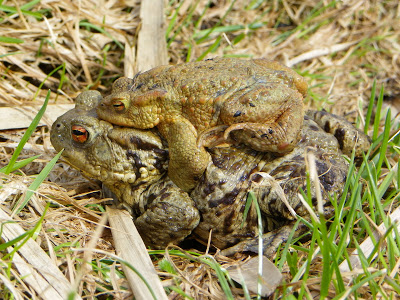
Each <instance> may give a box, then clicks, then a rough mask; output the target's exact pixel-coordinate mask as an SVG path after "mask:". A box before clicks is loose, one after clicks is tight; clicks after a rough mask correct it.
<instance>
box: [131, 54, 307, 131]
mask: <svg viewBox="0 0 400 300" xmlns="http://www.w3.org/2000/svg"><path fill="white" fill-rule="evenodd" d="M255 84H268V85H270V86H274V85H277V84H283V85H284V86H286V87H287V88H292V89H295V90H298V91H299V92H300V93H301V94H302V95H303V96H304V95H305V94H306V92H307V83H306V82H305V80H304V78H303V77H301V76H300V75H298V74H297V73H296V72H295V71H293V70H292V69H290V68H288V67H286V66H284V65H281V64H280V63H278V62H275V61H270V60H267V59H254V60H240V59H235V58H215V59H208V60H205V61H198V62H191V63H185V64H179V65H175V66H160V67H157V68H154V69H152V70H149V71H147V72H145V73H142V74H140V75H138V76H137V77H136V78H135V81H134V86H133V87H132V88H131V91H132V92H138V93H140V94H141V93H145V92H147V91H149V90H154V89H157V88H161V89H165V90H166V91H167V93H166V94H165V96H164V101H162V103H163V104H164V105H165V107H163V105H162V104H160V106H161V111H171V110H179V111H181V112H182V114H183V116H184V117H186V118H187V119H188V120H189V121H190V122H191V123H192V124H193V125H194V126H195V127H196V129H197V130H200V131H202V129H204V128H201V127H205V128H206V127H208V126H214V125H216V124H217V121H218V116H219V110H220V107H221V105H222V104H223V103H224V100H225V99H227V98H228V97H230V96H231V95H232V94H233V93H235V92H237V91H240V90H244V89H246V88H249V87H251V86H253V85H255Z"/></svg>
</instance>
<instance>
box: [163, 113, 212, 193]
mask: <svg viewBox="0 0 400 300" xmlns="http://www.w3.org/2000/svg"><path fill="white" fill-rule="evenodd" d="M158 129H159V130H160V132H161V134H162V135H163V136H165V137H166V139H167V141H168V145H169V159H170V161H169V166H168V176H169V178H170V179H171V180H172V181H173V182H174V183H175V184H176V185H177V186H178V187H180V188H181V189H182V190H184V191H190V190H192V189H193V188H194V187H195V185H196V184H197V181H198V180H199V178H200V177H201V176H202V175H203V172H204V170H205V169H206V167H207V165H208V163H209V162H210V154H208V153H207V151H206V150H205V148H204V147H198V146H197V132H196V129H195V128H194V126H193V125H192V124H191V123H190V122H189V121H188V120H187V119H185V118H182V117H175V118H170V119H166V120H165V122H163V124H162V125H161V124H160V125H159V126H158Z"/></svg>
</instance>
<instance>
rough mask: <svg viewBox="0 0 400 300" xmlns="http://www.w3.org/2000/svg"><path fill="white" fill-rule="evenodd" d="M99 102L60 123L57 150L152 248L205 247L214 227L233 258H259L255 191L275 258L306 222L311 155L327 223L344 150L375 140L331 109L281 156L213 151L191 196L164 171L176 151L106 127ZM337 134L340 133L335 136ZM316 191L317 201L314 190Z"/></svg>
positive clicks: (86, 98) (148, 134) (151, 137)
mask: <svg viewBox="0 0 400 300" xmlns="http://www.w3.org/2000/svg"><path fill="white" fill-rule="evenodd" d="M100 100H101V95H100V93H98V92H96V91H87V92H84V93H82V94H81V95H80V96H78V98H77V100H76V108H75V109H73V110H71V111H70V112H67V113H66V114H65V115H63V116H61V117H59V118H58V119H57V120H56V122H55V123H54V124H53V127H52V130H51V142H52V144H53V146H54V148H55V149H56V150H57V151H60V150H61V149H63V148H64V152H63V157H64V158H65V159H66V160H67V162H68V163H69V164H71V165H72V166H74V167H75V168H78V169H79V170H81V171H82V172H83V174H84V175H86V176H88V177H91V178H95V179H98V180H101V181H102V182H103V183H104V184H105V185H106V186H107V187H108V188H109V189H110V190H111V191H112V192H113V193H114V194H115V195H116V196H117V198H118V199H119V201H120V202H121V203H122V205H124V206H125V207H126V208H128V209H129V210H130V211H131V213H132V215H133V217H134V222H135V225H136V226H137V227H138V231H139V232H140V234H141V236H142V237H143V240H144V241H145V243H146V244H147V245H148V246H152V247H155V248H163V247H165V246H166V245H168V244H169V243H175V244H176V243H179V242H180V241H182V240H184V239H185V238H186V237H187V236H189V235H191V236H192V237H194V238H196V239H197V240H199V241H201V242H207V240H208V238H209V233H210V231H211V230H212V236H211V243H212V244H213V245H214V246H216V247H218V248H220V249H224V248H226V249H225V250H224V251H225V252H223V253H224V254H226V255H229V254H232V253H234V252H237V251H238V249H239V250H243V251H257V246H256V243H255V242H254V240H255V237H256V236H257V234H258V229H257V214H256V212H255V208H254V207H253V206H252V207H251V209H250V211H249V214H248V215H247V217H246V219H244V216H243V210H244V206H245V203H246V200H247V195H248V193H249V191H253V192H254V193H255V195H256V197H257V201H258V203H259V206H260V209H261V211H262V217H263V226H264V228H263V231H264V235H263V241H264V253H265V254H266V255H268V256H271V255H273V253H274V252H275V250H276V248H277V247H278V245H279V244H281V243H282V242H285V241H286V240H287V239H288V237H289V233H290V231H291V230H292V229H293V226H294V224H295V219H296V217H295V215H296V214H297V215H300V216H303V217H307V216H308V212H307V210H306V209H305V207H304V206H303V204H302V202H300V200H299V198H298V193H299V191H300V189H303V190H306V187H307V183H306V181H307V176H306V171H307V168H306V161H305V160H306V156H307V154H309V153H312V154H313V155H314V157H315V161H316V168H317V172H318V175H319V182H320V187H321V191H322V197H323V201H324V203H325V213H326V214H327V216H328V215H329V214H330V213H331V212H332V210H331V206H330V205H329V203H330V202H329V197H328V195H332V194H333V193H336V194H337V195H338V197H339V196H340V195H341V193H342V192H343V187H344V184H345V181H346V176H347V171H348V167H349V165H348V162H347V160H346V159H345V158H344V157H343V153H344V154H346V155H350V151H351V150H352V149H353V148H355V149H356V153H361V152H362V151H366V150H367V149H368V147H369V139H368V137H366V136H365V135H364V134H363V133H362V132H361V131H359V130H358V129H356V128H355V127H354V126H353V125H352V124H350V123H348V122H347V121H345V120H342V119H341V118H338V117H336V116H334V115H331V114H329V113H326V112H309V113H308V116H305V117H304V126H303V127H302V129H301V133H300V140H299V142H298V143H297V145H296V147H295V148H294V149H293V151H292V152H290V153H288V154H285V155H283V156H280V157H276V156H274V155H273V154H272V153H268V152H267V153H264V152H259V151H256V150H254V149H252V148H250V147H247V146H245V145H242V144H240V145H235V146H231V147H213V148H211V149H209V153H210V156H211V159H212V160H211V161H212V163H210V164H209V165H208V166H207V168H206V171H205V172H204V174H203V175H202V176H201V177H200V179H199V180H198V182H197V185H196V186H195V188H194V189H193V190H192V191H191V192H190V194H188V193H186V192H184V191H182V190H181V189H179V188H178V187H177V186H176V185H175V184H174V183H172V182H171V180H170V179H169V178H168V176H167V174H166V172H167V168H168V145H167V144H166V143H165V142H164V141H163V140H162V139H161V138H160V136H159V135H158V133H157V131H156V130H154V129H151V130H140V129H135V128H120V127H117V126H113V125H111V124H110V123H108V122H106V121H102V120H99V119H98V117H97V115H96V111H95V108H96V106H97V103H98V102H99V101H100ZM311 118H313V119H316V120H317V121H318V122H320V124H321V127H322V128H325V129H329V131H330V132H332V133H333V134H331V133H328V132H326V131H324V130H323V129H322V128H321V127H320V126H319V125H318V124H317V123H316V122H314V121H313V120H312V119H311ZM337 132H340V133H341V134H340V135H338V134H336V135H337V137H335V136H334V134H335V133H337ZM344 145H346V147H344ZM342 149H343V150H342ZM342 151H344V152H342ZM310 193H311V197H312V199H313V202H312V203H315V197H316V196H315V195H316V194H315V190H314V189H312V190H311V191H310ZM282 195H284V196H282ZM282 197H285V198H286V199H287V203H288V204H289V205H290V207H291V208H292V209H293V210H294V212H295V214H293V213H291V212H290V210H289V209H288V206H287V205H286V204H284V201H282ZM242 222H243V226H242ZM304 228H305V226H302V227H299V228H298V230H297V231H296V232H297V233H298V234H299V233H300V232H301V231H302V230H304ZM230 247H233V248H230Z"/></svg>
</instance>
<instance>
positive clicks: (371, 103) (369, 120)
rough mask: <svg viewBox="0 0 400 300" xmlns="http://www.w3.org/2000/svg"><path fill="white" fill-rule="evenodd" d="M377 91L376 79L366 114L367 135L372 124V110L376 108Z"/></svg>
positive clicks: (365, 130)
mask: <svg viewBox="0 0 400 300" xmlns="http://www.w3.org/2000/svg"><path fill="white" fill-rule="evenodd" d="M375 93H376V79H375V80H374V83H373V84H372V89H371V97H370V98H369V103H368V110H367V115H366V116H365V127H364V133H365V134H367V135H368V129H369V125H370V124H371V117H372V111H373V109H374V103H375Z"/></svg>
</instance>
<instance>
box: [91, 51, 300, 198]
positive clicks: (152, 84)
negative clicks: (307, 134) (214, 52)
mask: <svg viewBox="0 0 400 300" xmlns="http://www.w3.org/2000/svg"><path fill="white" fill-rule="evenodd" d="M306 92H307V84H306V82H305V80H304V79H303V78H302V77H301V76H300V75H298V74H297V73H296V72H294V71H293V70H291V69H290V68H288V67H286V66H284V65H281V64H279V63H278V62H274V61H270V60H267V59H253V60H241V59H235V58H215V59H209V60H205V61H200V62H191V63H186V64H180V65H176V66H160V67H157V68H154V69H152V70H149V71H147V72H145V73H142V74H137V75H136V76H135V78H133V79H128V78H120V79H118V80H117V81H116V82H115V83H114V86H113V90H112V93H111V95H109V96H107V97H105V98H104V100H103V102H102V103H101V105H100V106H99V107H98V110H97V113H98V115H99V117H100V118H101V119H103V120H106V121H109V122H111V123H113V124H117V125H121V126H129V127H134V128H140V129H147V128H153V127H155V126H157V128H158V130H159V131H160V133H161V134H162V135H163V136H164V137H165V138H166V139H167V141H168V145H169V153H170V163H169V167H168V174H169V177H170V178H171V179H172V180H173V181H174V182H175V184H177V185H178V186H179V187H180V188H182V189H183V190H185V191H190V190H191V189H193V188H194V186H195V185H196V182H197V180H198V179H199V178H200V177H201V175H202V174H203V172H204V170H205V168H206V166H207V164H208V163H209V155H208V153H207V151H206V150H205V149H204V146H209V145H215V143H216V141H215V140H217V142H220V141H222V140H223V139H222V138H220V139H217V138H210V137H217V136H218V135H217V134H215V132H221V131H222V132H223V133H224V135H223V136H224V139H225V140H227V139H228V137H229V136H232V137H233V138H234V140H236V141H238V142H240V143H244V144H245V145H248V146H250V147H251V148H253V149H255V150H257V151H264V152H277V153H287V152H289V151H291V150H292V149H293V148H294V147H295V145H296V143H297V141H298V136H299V132H300V128H301V125H302V122H303V97H304V96H305V94H306Z"/></svg>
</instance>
